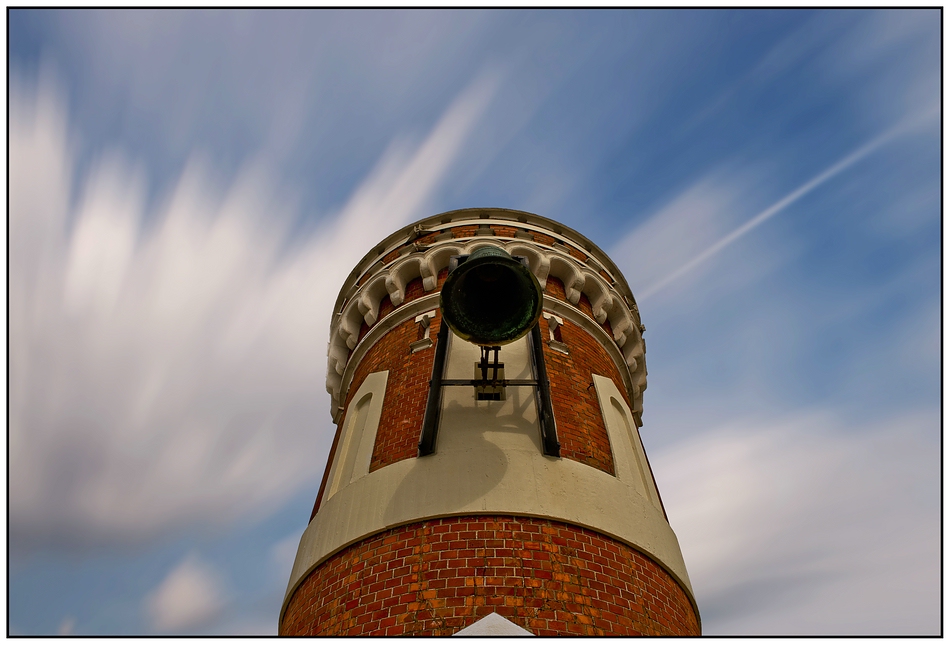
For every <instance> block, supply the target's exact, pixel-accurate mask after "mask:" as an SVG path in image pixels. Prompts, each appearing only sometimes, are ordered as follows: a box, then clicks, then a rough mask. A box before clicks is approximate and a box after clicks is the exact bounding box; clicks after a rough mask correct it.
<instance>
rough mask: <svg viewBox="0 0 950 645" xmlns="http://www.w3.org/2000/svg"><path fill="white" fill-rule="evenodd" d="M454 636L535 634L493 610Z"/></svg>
mask: <svg viewBox="0 0 950 645" xmlns="http://www.w3.org/2000/svg"><path fill="white" fill-rule="evenodd" d="M452 636H534V634H532V633H531V632H529V631H528V630H527V629H525V628H524V627H522V626H521V625H516V624H515V623H513V622H511V621H510V620H508V619H507V618H505V617H504V616H499V615H498V614H497V613H496V612H494V611H493V612H492V613H490V614H488V615H487V616H485V617H483V618H479V619H478V620H476V621H475V622H474V623H472V624H471V625H469V626H468V627H465V628H464V629H460V630H458V631H457V632H455V633H454V634H452Z"/></svg>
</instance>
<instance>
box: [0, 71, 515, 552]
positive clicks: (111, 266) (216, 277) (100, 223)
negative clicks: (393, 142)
mask: <svg viewBox="0 0 950 645" xmlns="http://www.w3.org/2000/svg"><path fill="white" fill-rule="evenodd" d="M495 85H496V81H495V80H494V77H487V76H486V77H480V78H479V79H477V80H476V81H475V82H474V83H473V84H472V85H471V86H470V87H469V88H468V89H467V90H465V91H464V92H463V93H462V94H461V95H460V96H459V97H458V98H457V100H456V101H454V102H453V103H452V105H451V106H450V107H449V108H448V109H447V110H446V111H445V113H444V114H443V116H442V118H441V119H440V120H439V121H438V123H437V124H436V125H435V126H434V127H433V129H432V130H431V132H430V133H429V134H428V135H427V136H426V137H425V138H424V139H423V140H422V141H420V142H419V143H418V144H412V143H409V142H405V143H404V144H403V145H401V146H397V147H395V148H391V149H390V150H389V151H388V152H387V153H386V154H384V155H383V158H382V159H381V160H380V162H379V164H377V167H376V169H375V170H374V171H373V172H372V173H371V174H370V175H369V177H367V179H366V180H365V181H364V182H363V183H362V184H361V185H360V186H359V187H358V188H357V189H356V190H355V191H354V193H353V196H352V198H351V199H350V200H349V202H348V203H347V204H346V205H345V207H344V208H343V209H342V210H341V211H340V212H339V213H337V214H336V215H335V216H332V217H330V218H328V219H327V220H326V221H325V222H324V223H323V225H322V226H321V227H320V228H318V229H317V230H315V231H313V232H312V233H310V234H308V235H307V236H306V237H305V238H304V239H298V240H295V243H294V244H293V245H291V247H290V250H289V251H288V249H287V245H286V244H285V242H286V240H287V237H288V235H289V234H290V231H291V227H292V226H293V224H294V221H295V219H296V215H297V213H296V205H295V203H294V202H293V201H291V200H288V199H286V198H285V197H283V196H282V194H281V190H280V187H279V185H278V184H275V183H274V182H273V180H272V179H271V176H270V174H269V172H268V169H267V166H266V164H263V165H262V164H256V165H255V164H250V165H248V166H246V167H245V169H244V170H243V171H242V172H241V173H239V175H238V176H237V178H236V179H235V180H234V181H233V182H231V183H230V184H229V185H227V186H223V187H222V186H220V185H218V184H216V183H215V182H214V181H212V180H211V179H210V177H211V176H213V173H210V172H208V170H206V168H207V165H205V166H203V165H202V163H200V162H199V161H194V162H193V163H191V164H190V165H189V166H188V167H186V169H185V170H184V171H183V173H182V175H181V177H180V179H179V180H178V182H177V185H176V187H175V189H174V190H173V191H172V192H171V194H169V195H168V196H167V198H166V199H165V200H164V201H163V202H160V204H159V206H157V207H156V209H155V211H153V212H146V210H145V199H144V194H145V192H146V188H147V187H146V185H145V177H144V174H143V173H141V172H137V171H136V170H135V169H134V166H132V165H131V164H129V163H128V162H127V160H126V159H124V158H123V157H122V155H121V153H118V152H116V153H112V154H110V155H107V156H103V157H102V158H100V159H99V160H98V161H97V162H96V163H94V164H92V165H90V170H89V172H88V174H85V175H83V176H82V177H80V180H81V181H80V182H79V186H80V190H79V196H78V198H77V199H76V200H75V201H74V200H72V199H71V198H70V184H71V181H72V173H73V172H74V171H73V168H74V165H73V164H74V161H73V158H72V157H71V156H70V145H69V141H70V138H69V137H70V134H69V131H68V129H67V127H66V119H65V112H64V106H63V101H62V99H61V98H59V97H58V95H57V94H56V93H55V91H54V90H53V88H51V87H50V86H49V85H44V84H41V85H40V86H38V87H37V88H35V91H33V92H31V91H29V90H28V89H27V88H24V87H15V88H14V91H13V93H12V96H11V114H10V158H11V160H14V162H15V163H12V164H11V177H10V185H11V194H10V234H11V255H10V310H11V318H10V352H11V357H10V377H11V382H10V463H11V468H10V533H11V545H12V546H13V548H14V549H15V550H17V551H19V550H31V549H35V548H42V547H49V546H52V547H56V548H65V549H74V548H82V547H83V546H84V545H89V544H103V543H122V542H127V541H130V540H133V541H134V540H144V539H149V538H151V537H154V536H155V535H158V534H161V533H164V532H167V531H169V530H173V529H175V528H176V527H180V526H183V525H184V524H187V523H199V524H209V523H210V524H214V523H221V522H228V521H231V520H234V519H236V518H238V517H245V516H248V515H255V514H261V513H266V512H267V511H268V509H271V508H273V507H274V505H275V504H278V503H280V502H281V501H283V500H285V499H287V497H288V496H289V495H291V494H292V493H293V492H295V491H297V490H299V488H300V487H301V486H304V485H306V484H307V483H313V482H315V481H316V480H318V478H319V476H320V474H321V470H322V467H323V462H322V461H321V457H320V455H322V454H325V450H326V448H327V446H328V443H329V439H330V429H331V428H330V424H329V417H328V412H327V409H326V401H325V394H324V393H323V389H324V387H323V381H324V372H325V369H326V368H325V365H326V360H325V351H326V333H327V332H326V329H327V328H328V323H329V318H330V308H331V307H332V303H333V301H334V300H335V297H336V292H337V290H338V289H339V285H340V284H341V282H342V279H343V277H345V276H346V274H348V273H349V271H350V270H351V268H352V266H353V265H354V264H355V263H356V262H357V261H358V260H359V259H360V257H362V255H363V254H364V253H365V251H366V248H367V244H370V243H372V242H375V241H377V240H378V239H379V238H381V237H382V236H384V235H385V234H387V233H388V232H390V231H392V230H395V229H397V228H398V227H400V226H401V225H403V224H405V223H407V222H408V221H411V220H412V219H414V218H415V217H417V216H419V215H420V213H424V212H427V211H425V208H426V205H427V202H428V200H429V199H431V197H432V195H433V193H434V191H436V190H437V188H438V187H439V185H440V181H441V180H442V178H443V177H444V176H445V173H446V172H447V169H448V168H449V167H451V165H452V163H453V161H454V159H455V158H456V157H457V155H458V153H459V151H460V149H461V147H462V145H463V144H464V142H465V141H466V139H467V138H468V136H469V135H470V133H471V131H472V129H473V127H474V126H475V124H476V122H477V121H478V119H479V118H480V116H481V114H482V112H483V111H484V110H485V108H486V107H487V105H488V103H489V102H490V101H491V99H492V96H493V93H494V88H495ZM367 235H369V236H370V238H367ZM368 239H371V242H368V241H367V240H368ZM315 424H316V427H315ZM320 428H322V429H323V431H322V432H321V431H320Z"/></svg>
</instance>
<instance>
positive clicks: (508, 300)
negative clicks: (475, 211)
mask: <svg viewBox="0 0 950 645" xmlns="http://www.w3.org/2000/svg"><path fill="white" fill-rule="evenodd" d="M440 307H441V309H442V316H443V318H444V320H445V322H446V323H447V324H448V326H449V328H450V329H451V330H452V331H453V332H455V334H456V335H457V336H459V337H460V338H463V339H464V340H467V341H469V342H471V343H475V344H476V345H485V346H492V345H504V344H506V343H511V342H513V341H516V340H518V339H519V338H521V337H522V336H524V335H525V334H527V333H528V332H529V331H531V329H532V328H533V327H534V326H535V324H536V323H537V321H538V318H539V317H540V316H541V285H540V284H538V279H537V278H535V277H534V274H532V273H531V271H530V270H529V269H528V267H526V266H525V265H524V264H522V263H521V262H519V261H518V260H516V259H514V258H513V257H511V256H510V255H509V254H508V253H507V252H506V251H505V250H504V249H500V248H498V247H495V246H483V247H482V248H480V249H476V250H475V251H473V252H472V254H471V255H469V256H468V258H467V259H464V260H463V261H462V262H460V263H459V265H458V266H457V267H456V268H455V269H453V270H452V271H451V272H450V273H449V276H448V278H446V280H445V284H444V285H443V286H442V293H441V297H440Z"/></svg>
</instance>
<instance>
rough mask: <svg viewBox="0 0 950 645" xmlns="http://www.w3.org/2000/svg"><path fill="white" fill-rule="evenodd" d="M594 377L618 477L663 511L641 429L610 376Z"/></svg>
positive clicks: (595, 388) (595, 375)
mask: <svg viewBox="0 0 950 645" xmlns="http://www.w3.org/2000/svg"><path fill="white" fill-rule="evenodd" d="M593 378H594V390H595V391H596V392H597V401H598V403H600V413H601V415H603V419H604V425H605V426H606V427H607V437H608V438H609V439H610V451H611V453H612V455H613V460H614V472H615V473H616V474H617V478H618V479H620V480H621V481H624V482H626V483H627V484H629V485H631V486H633V487H634V488H636V489H637V491H639V493H640V494H641V495H643V496H644V497H645V498H646V499H648V500H649V501H650V503H651V504H653V506H654V507H655V508H656V509H657V510H658V511H660V512H661V513H662V512H663V505H662V504H660V495H659V493H657V488H656V482H654V481H653V473H652V472H650V465H649V464H648V463H647V458H646V453H645V452H644V451H643V443H642V442H641V441H640V433H639V432H638V431H637V424H636V422H635V421H634V419H633V414H631V412H630V408H628V407H627V403H626V401H624V400H623V396H622V395H621V394H620V390H618V389H617V385H616V383H614V382H613V380H612V379H609V378H607V377H605V376H600V375H597V374H594V375H593Z"/></svg>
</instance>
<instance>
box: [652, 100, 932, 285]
mask: <svg viewBox="0 0 950 645" xmlns="http://www.w3.org/2000/svg"><path fill="white" fill-rule="evenodd" d="M935 113H936V110H934V109H931V110H927V111H925V112H921V113H918V114H917V115H914V116H913V117H908V118H907V119H904V120H903V121H901V122H899V123H898V124H897V125H895V126H893V127H892V128H890V129H889V130H886V131H885V132H883V133H882V134H879V135H878V136H877V137H875V138H874V139H872V140H871V141H869V142H868V143H866V144H864V145H863V146H861V147H860V148H858V149H857V150H855V151H854V152H852V153H851V154H849V155H848V156H847V157H845V158H844V159H842V160H841V161H839V162H837V163H836V164H834V165H833V166H831V167H829V168H827V169H826V170H825V171H824V172H822V173H820V174H818V175H816V176H815V177H813V178H811V179H809V180H808V181H806V182H805V183H804V184H802V185H801V186H799V187H798V188H796V189H795V190H793V191H792V192H790V193H789V194H787V195H786V196H785V197H783V198H782V199H780V200H778V201H777V202H775V203H774V204H772V205H771V206H769V207H768V208H766V209H765V210H764V211H762V212H761V213H759V214H758V215H756V216H755V217H753V218H752V219H750V220H749V221H748V222H746V223H745V224H743V225H742V226H740V227H739V228H737V229H735V230H734V231H732V232H731V233H728V234H727V235H725V236H723V237H722V238H721V239H719V240H718V241H716V242H715V243H714V244H713V245H712V246H710V247H709V248H708V249H706V250H705V251H703V252H702V253H700V254H699V255H697V256H696V257H694V258H693V259H692V260H690V261H689V262H687V263H686V264H684V265H683V266H681V267H680V268H678V269H676V270H675V271H673V272H672V273H670V274H669V275H668V276H666V277H665V278H663V279H662V280H660V281H659V282H657V283H655V284H654V285H652V286H651V287H650V288H648V289H646V290H644V291H642V292H641V293H640V294H638V295H637V300H642V299H643V298H649V297H650V296H652V295H654V294H655V293H657V292H658V291H660V290H661V289H663V288H664V287H666V286H667V285H668V284H670V283H671V282H673V281H674V280H676V279H677V278H679V277H681V276H683V275H685V274H686V273H689V272H690V271H692V270H693V269H694V268H696V267H697V266H699V265H700V264H702V263H703V262H705V261H706V260H708V259H709V258H711V257H712V256H714V255H716V254H717V253H719V252H720V251H721V250H723V249H724V248H726V247H727V246H728V245H730V244H732V243H733V242H735V241H736V240H738V239H739V238H740V237H742V236H743V235H745V234H746V233H748V232H749V231H751V230H752V229H754V228H755V227H756V226H758V225H759V224H761V223H762V222H764V221H765V220H767V219H769V218H770V217H772V216H773V215H775V214H777V213H779V212H781V211H782V210H783V209H785V208H786V207H787V206H789V205H791V204H793V203H794V202H796V201H797V200H799V199H800V198H801V197H804V196H805V195H807V194H808V193H810V192H811V191H812V190H814V189H815V188H817V187H818V186H820V185H822V184H823V183H825V182H826V181H828V180H829V179H831V178H832V177H834V176H835V175H837V174H839V173H841V172H843V171H844V170H847V169H848V168H850V167H851V166H853V165H854V164H856V163H857V162H859V161H861V160H862V159H864V158H865V157H867V156H868V155H870V154H871V153H872V152H874V151H875V150H877V149H878V148H880V147H881V146H882V145H884V144H885V143H887V142H888V141H890V140H891V139H893V138H895V137H896V136H897V135H899V134H901V133H903V132H904V131H906V130H908V129H910V128H912V127H914V126H916V125H918V124H920V123H921V122H923V121H924V120H926V119H927V118H928V117H929V116H931V115H933V114H935Z"/></svg>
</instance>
